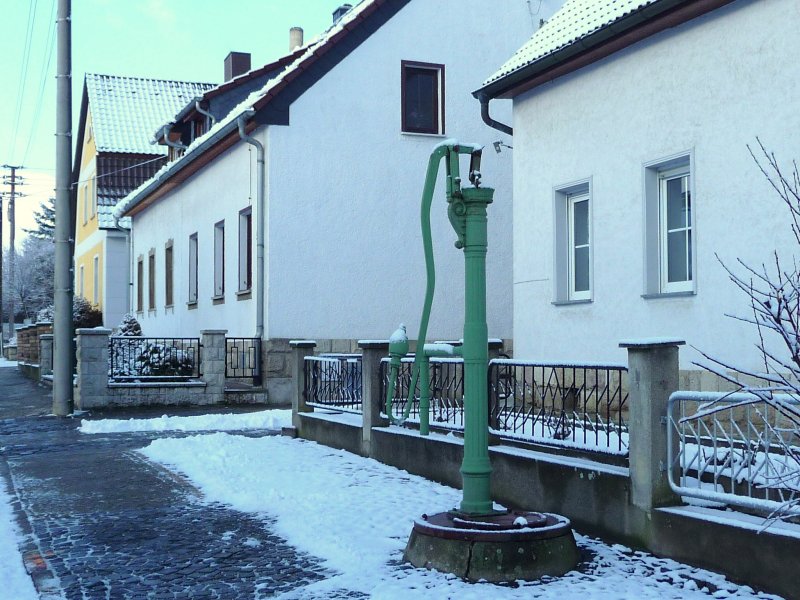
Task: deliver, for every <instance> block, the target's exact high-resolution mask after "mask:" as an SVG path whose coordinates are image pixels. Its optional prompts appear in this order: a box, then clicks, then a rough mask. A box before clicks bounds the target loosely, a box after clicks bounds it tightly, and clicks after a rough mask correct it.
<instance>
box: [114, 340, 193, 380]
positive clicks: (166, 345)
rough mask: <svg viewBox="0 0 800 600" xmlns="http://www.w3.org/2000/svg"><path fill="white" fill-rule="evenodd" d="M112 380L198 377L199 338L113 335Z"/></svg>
mask: <svg viewBox="0 0 800 600" xmlns="http://www.w3.org/2000/svg"><path fill="white" fill-rule="evenodd" d="M108 344H109V358H108V362H109V370H108V372H109V378H110V379H111V381H117V382H126V381H135V380H139V381H181V380H186V379H195V378H198V377H200V375H201V371H200V339H199V338H164V337H131V336H112V337H110V338H109V342H108Z"/></svg>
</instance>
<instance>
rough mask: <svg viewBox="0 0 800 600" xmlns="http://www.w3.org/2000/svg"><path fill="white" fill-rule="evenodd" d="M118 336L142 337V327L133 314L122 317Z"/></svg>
mask: <svg viewBox="0 0 800 600" xmlns="http://www.w3.org/2000/svg"><path fill="white" fill-rule="evenodd" d="M117 335H121V336H125V337H131V336H141V335H142V326H141V325H140V324H139V321H137V320H136V317H134V316H133V313H125V316H123V317H122V321H120V323H119V329H118V330H117Z"/></svg>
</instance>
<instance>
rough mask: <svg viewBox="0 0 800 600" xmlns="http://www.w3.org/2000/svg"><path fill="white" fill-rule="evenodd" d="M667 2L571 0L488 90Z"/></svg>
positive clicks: (518, 51)
mask: <svg viewBox="0 0 800 600" xmlns="http://www.w3.org/2000/svg"><path fill="white" fill-rule="evenodd" d="M661 2H663V0H567V1H566V2H565V3H564V6H562V7H561V10H559V11H558V12H556V13H555V14H554V15H553V16H552V17H551V18H550V20H548V21H547V22H546V23H545V24H544V25H543V26H542V27H541V28H540V29H539V30H538V31H537V32H536V33H534V34H533V37H531V39H530V40H529V41H528V42H527V43H526V44H525V45H524V46H522V48H520V49H519V50H517V51H516V53H514V56H512V57H511V58H510V59H509V60H508V61H507V62H506V63H505V64H504V65H503V66H502V67H500V69H499V70H498V71H497V72H496V73H494V74H493V75H492V76H491V77H489V78H488V79H487V80H486V81H485V82H484V83H483V86H482V87H486V86H488V85H489V84H491V83H494V82H496V81H498V80H500V79H503V78H505V77H508V76H509V75H511V74H512V73H515V72H517V71H519V70H520V69H523V68H525V67H527V66H529V65H532V64H534V63H536V62H538V61H540V60H543V59H545V58H546V57H548V56H550V55H552V54H554V53H556V52H558V51H559V50H562V49H564V48H566V47H568V46H571V45H573V44H578V43H580V42H581V41H582V40H584V39H585V38H587V37H589V36H590V35H592V34H594V33H596V32H597V31H599V30H601V29H604V28H606V27H610V26H612V25H613V24H614V23H616V22H618V21H620V20H621V19H623V18H625V17H627V16H629V15H631V14H632V13H635V12H638V11H640V10H642V9H644V8H646V7H648V6H650V5H654V4H658V3H661Z"/></svg>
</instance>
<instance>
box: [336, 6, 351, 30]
mask: <svg viewBox="0 0 800 600" xmlns="http://www.w3.org/2000/svg"><path fill="white" fill-rule="evenodd" d="M351 8H353V5H352V4H342V5H341V6H340V7H339V8H337V9H336V10H335V11H333V24H334V25H335V24H336V23H338V22H339V19H341V18H342V17H343V16H344V15H345V14H346V13H347V11H348V10H350V9H351Z"/></svg>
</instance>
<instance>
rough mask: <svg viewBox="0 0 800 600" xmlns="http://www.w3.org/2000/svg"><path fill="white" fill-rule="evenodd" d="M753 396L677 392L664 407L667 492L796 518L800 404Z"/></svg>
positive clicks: (787, 399) (799, 511)
mask: <svg viewBox="0 0 800 600" xmlns="http://www.w3.org/2000/svg"><path fill="white" fill-rule="evenodd" d="M773 402H774V403H776V404H778V405H779V406H782V407H785V408H786V410H785V411H782V410H778V409H777V408H776V407H775V406H774V405H772V404H770V403H767V402H765V401H764V400H763V399H761V398H759V397H758V396H755V395H752V394H744V393H702V392H701V393H697V392H676V393H674V394H672V396H671V397H670V400H669V409H668V410H669V412H668V415H669V427H670V433H671V435H670V436H668V447H667V455H668V460H669V463H668V464H669V465H671V468H670V470H669V480H670V486H671V487H672V489H673V490H674V491H675V493H677V494H680V495H681V496H684V497H688V498H697V499H700V500H705V501H710V502H719V503H722V504H730V505H733V506H740V507H743V508H749V509H752V510H757V511H766V512H769V513H775V514H779V515H786V514H795V515H797V514H800V431H799V430H798V428H797V426H796V424H795V423H793V422H792V420H791V419H790V418H787V415H798V414H800V402H799V401H798V400H797V399H796V398H793V397H790V396H779V395H776V396H775V400H774V401H773Z"/></svg>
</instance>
